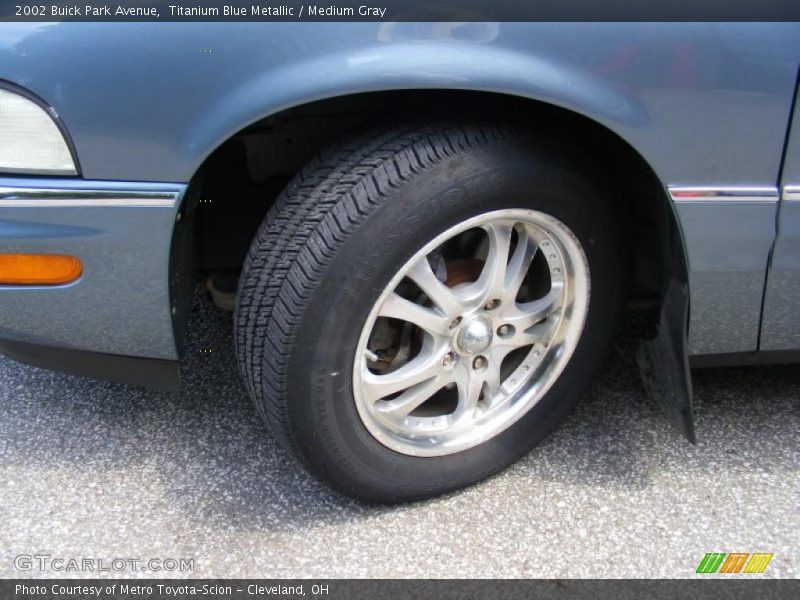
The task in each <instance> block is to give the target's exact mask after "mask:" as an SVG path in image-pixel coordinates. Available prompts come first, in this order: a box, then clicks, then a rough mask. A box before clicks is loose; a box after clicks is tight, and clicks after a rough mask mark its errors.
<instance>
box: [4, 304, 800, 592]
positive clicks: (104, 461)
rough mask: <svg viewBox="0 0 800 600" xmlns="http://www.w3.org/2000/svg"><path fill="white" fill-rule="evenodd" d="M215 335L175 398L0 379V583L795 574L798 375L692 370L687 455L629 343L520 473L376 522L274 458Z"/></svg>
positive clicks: (64, 379)
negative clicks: (164, 563)
mask: <svg viewBox="0 0 800 600" xmlns="http://www.w3.org/2000/svg"><path fill="white" fill-rule="evenodd" d="M230 321H231V317H230V315H229V314H228V313H224V312H221V311H219V310H218V309H216V308H214V307H211V306H209V305H207V304H205V303H203V302H197V303H196V305H195V307H194V319H193V324H192V327H191V330H190V340H189V343H188V348H187V356H188V361H187V365H186V370H185V373H184V390H183V392H182V393H181V394H180V395H170V394H167V393H158V392H152V391H144V390H140V389H135V388H128V387H125V386H121V385H115V384H109V383H101V382H94V381H91V380H88V379H81V378H77V377H71V376H67V375H62V374H57V373H51V372H48V371H44V370H40V369H36V368H33V367H29V366H24V365H20V364H18V363H15V362H13V361H10V360H8V359H5V358H0V481H2V483H1V484H0V515H2V518H0V576H4V577H12V576H15V577H19V576H79V575H80V574H79V573H63V572H55V571H53V570H47V571H45V572H43V573H42V572H39V571H38V570H33V571H18V570H15V569H14V557H15V556H17V555H20V554H36V553H41V554H50V555H51V556H52V557H64V558H71V557H76V558H83V557H88V558H98V559H103V560H104V561H106V563H108V562H109V561H110V560H111V559H113V558H118V557H122V558H134V557H135V558H140V559H149V558H159V559H164V558H193V559H194V571H193V572H184V573H170V574H169V575H171V576H195V577H247V576H261V577H303V576H309V577H559V578H560V577H689V576H692V575H694V570H695V568H696V567H697V565H698V564H699V562H700V560H701V559H702V557H703V555H704V554H705V553H706V552H712V551H716V552H736V551H740V552H757V551H761V552H773V553H774V554H775V556H774V558H773V560H772V562H771V563H770V565H769V566H768V568H767V570H766V572H765V573H764V574H763V575H761V577H798V575H800V536H798V533H797V532H798V531H800V507H799V505H800V502H799V501H800V482H799V481H798V467H799V466H800V452H799V451H798V447H799V445H800V442H799V440H800V401H798V390H799V389H800V366H782V367H760V368H737V369H714V370H706V371H696V372H695V392H696V400H695V402H696V411H697V428H698V437H699V443H698V444H697V445H696V446H692V445H690V444H688V443H687V442H685V441H684V440H683V439H682V438H681V437H679V436H678V435H677V434H675V433H674V432H673V431H672V430H671V429H670V427H669V426H668V425H667V424H666V422H664V421H663V420H662V419H661V417H660V415H659V413H658V411H657V409H656V407H655V406H654V404H653V403H652V402H651V401H650V400H649V399H648V398H647V397H646V396H645V395H644V392H643V390H642V387H641V384H640V383H639V379H638V374H637V371H636V368H635V365H634V362H633V359H632V353H633V349H634V348H635V341H634V339H633V336H632V334H631V333H625V332H624V331H623V334H622V335H621V337H620V341H619V343H618V345H617V347H616V348H615V350H614V352H613V353H612V355H611V356H610V357H609V360H608V362H607V364H606V366H605V368H604V369H603V372H602V374H601V376H600V378H599V379H598V380H597V381H596V383H595V384H594V385H593V387H592V388H591V390H590V392H589V393H587V394H586V397H585V398H583V400H582V402H581V403H580V404H579V407H578V409H577V410H576V411H575V412H574V413H573V414H572V415H571V416H570V417H569V418H568V419H567V420H566V421H565V422H564V424H563V425H562V426H561V427H560V428H559V429H558V430H557V431H556V432H555V433H554V434H553V435H551V436H550V437H549V438H548V439H547V440H545V442H544V443H542V444H541V445H540V446H539V447H538V448H537V449H535V450H534V451H533V452H532V453H531V454H530V455H529V456H527V457H526V458H524V459H523V460H522V461H520V462H519V463H517V464H516V465H515V466H513V467H512V468H510V469H509V470H507V471H506V472H504V473H502V474H501V475H499V476H497V477H495V478H493V479H492V480H490V481H488V482H486V483H484V484H482V485H479V486H477V487H474V488H472V489H469V490H466V491H463V492H460V493H456V494H451V495H449V496H446V497H443V498H439V499H436V500H433V501H428V502H421V503H416V504H411V505H405V506H395V507H375V506H366V505H363V504H359V503H357V502H354V501H351V500H348V499H346V498H342V497H340V496H338V495H336V494H334V493H332V492H330V491H328V490H327V489H326V488H325V487H323V486H322V485H320V484H318V483H316V482H315V481H314V480H313V479H311V478H310V477H309V476H307V475H306V474H305V473H304V472H302V471H301V470H299V468H298V467H296V466H295V465H294V464H293V463H292V462H291V461H289V460H288V458H287V457H286V455H285V454H284V453H283V452H282V451H281V450H280V449H279V448H277V447H276V445H275V443H274V442H273V440H271V439H270V437H269V435H268V434H267V432H266V430H265V428H264V426H263V425H262V424H261V422H260V421H259V419H258V416H257V415H256V413H255V410H254V408H253V406H252V405H251V402H250V400H249V399H248V397H247V395H246V393H245V390H244V386H243V385H242V384H241V383H240V381H239V378H238V372H237V369H236V365H235V360H234V357H233V351H232V340H231V335H230ZM629 329H630V328H629ZM110 574H111V575H114V573H113V572H112V573H110ZM86 575H91V573H87V574H86ZM117 575H120V576H131V575H138V576H149V577H153V576H159V575H161V576H164V575H167V574H165V573H153V572H139V571H134V572H132V573H131V572H129V571H124V572H122V573H118V574H117Z"/></svg>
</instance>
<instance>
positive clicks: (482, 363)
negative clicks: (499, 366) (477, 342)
mask: <svg viewBox="0 0 800 600" xmlns="http://www.w3.org/2000/svg"><path fill="white" fill-rule="evenodd" d="M488 364H489V361H487V360H486V359H485V358H484V357H482V356H476V357H475V360H473V361H472V368H473V369H475V370H476V371H483V370H484V369H485V368H486V366H487V365H488Z"/></svg>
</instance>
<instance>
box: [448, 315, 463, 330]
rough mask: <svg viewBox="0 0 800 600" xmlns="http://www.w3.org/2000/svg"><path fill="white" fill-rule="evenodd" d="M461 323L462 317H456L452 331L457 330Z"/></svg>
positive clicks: (451, 326)
mask: <svg viewBox="0 0 800 600" xmlns="http://www.w3.org/2000/svg"><path fill="white" fill-rule="evenodd" d="M460 323H461V317H456V318H455V319H453V322H452V323H450V329H455V328H456V327H458V326H459V324H460Z"/></svg>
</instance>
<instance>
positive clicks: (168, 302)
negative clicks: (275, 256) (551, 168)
mask: <svg viewBox="0 0 800 600" xmlns="http://www.w3.org/2000/svg"><path fill="white" fill-rule="evenodd" d="M798 66H800V24H796V23H771V24H770V23H738V24H731V23H564V24H546V23H461V24H446V23H402V22H401V23H302V24H300V23H114V24H109V23H52V24H49V23H48V24H44V23H4V24H0V79H2V80H4V81H6V82H9V83H10V84H14V85H16V86H19V87H21V88H24V89H25V90H28V91H29V92H31V93H33V94H35V95H36V96H37V97H39V98H40V99H42V101H43V102H44V103H46V104H47V105H49V106H51V107H53V109H54V110H55V111H56V112H57V113H58V115H59V117H60V120H61V122H62V123H63V125H64V127H65V128H66V130H67V131H68V132H69V135H70V138H71V142H72V144H73V146H74V152H75V156H76V158H77V161H78V164H79V171H80V174H79V176H77V177H42V176H39V177H33V176H23V175H17V174H13V173H10V174H3V175H0V252H43V253H47V252H57V253H63V254H71V255H75V256H79V257H80V258H81V260H82V261H83V262H84V266H85V269H84V274H83V276H82V277H81V278H80V279H79V280H78V281H76V282H74V283H71V284H68V285H64V286H55V287H36V286H28V287H18V286H0V307H2V308H0V339H2V340H4V341H5V342H6V346H5V350H6V351H7V352H9V353H10V354H12V355H14V354H16V355H17V356H18V357H21V358H26V359H28V360H31V361H33V362H36V360H35V357H34V356H33V355H32V353H34V352H33V351H32V350H27V351H22V350H19V348H23V347H25V346H19V345H18V346H14V344H23V345H24V344H29V345H31V347H34V346H35V347H42V348H52V349H66V350H76V351H86V352H92V353H100V354H106V355H113V356H116V357H139V358H142V359H147V360H150V359H152V360H158V361H168V362H174V361H177V360H178V358H179V343H178V341H177V339H176V338H177V336H176V333H175V332H176V319H177V318H180V317H181V315H177V316H176V315H175V314H174V313H175V305H174V302H173V298H172V292H171V290H170V269H171V265H172V258H171V257H172V252H173V233H174V229H175V224H176V221H177V219H178V217H179V214H180V212H179V210H180V207H181V202H182V198H183V197H184V195H185V193H186V190H187V186H188V185H189V184H190V182H191V181H192V180H193V177H195V175H196V174H197V173H198V170H199V169H200V167H201V165H202V164H203V162H204V160H205V159H206V158H207V157H209V156H210V155H212V153H213V152H214V151H215V150H216V149H217V148H219V147H220V145H221V144H223V143H224V142H225V141H226V140H228V139H229V138H230V137H231V136H232V135H234V134H235V133H236V132H238V131H240V130H242V129H243V128H245V127H247V126H248V125H250V124H252V123H255V122H257V121H259V120H260V119H263V118H265V117H268V116H270V115H273V114H276V113H279V112H280V111H284V110H286V109H288V108H291V107H298V106H303V105H305V104H308V103H310V102H314V101H318V100H322V99H326V98H333V97H343V96H349V95H352V94H361V93H366V92H382V91H389V90H465V91H466V90H469V91H480V92H487V93H491V94H498V95H507V96H515V97H519V98H525V99H530V100H533V101H536V102H538V103H542V104H547V105H553V106H556V107H559V108H561V109H564V110H566V111H570V112H573V113H576V114H578V115H581V116H583V117H585V118H587V119H590V120H591V121H594V122H596V123H597V124H599V125H600V126H602V127H604V128H606V129H608V130H609V131H610V132H612V133H613V134H614V135H615V136H617V137H619V138H621V139H622V140H624V141H625V142H626V143H627V144H629V145H630V146H631V147H632V148H633V149H634V150H635V151H636V152H637V153H638V154H639V155H640V156H641V158H642V159H643V160H644V161H645V162H646V163H647V164H648V165H649V166H650V167H651V168H652V170H653V172H654V173H655V175H656V176H657V178H658V180H659V181H660V183H661V184H662V186H663V189H664V194H665V197H666V198H668V200H669V202H670V205H671V207H672V209H673V211H674V214H675V215H676V219H677V223H678V224H679V230H680V236H681V237H682V243H683V247H684V252H685V260H686V267H687V270H688V273H689V291H690V317H689V331H688V350H689V353H690V354H691V355H693V356H697V357H699V356H708V355H715V356H716V355H728V354H736V355H740V356H742V355H755V354H758V353H763V352H764V351H793V350H797V349H799V348H800V323H799V322H798V321H797V319H796V318H795V315H796V310H797V308H798V304H797V298H799V297H800V294H799V292H800V271H799V270H798V269H800V201H799V200H800V195H798V193H799V191H798V187H797V186H798V185H800V125H798V123H800V116H798V115H797V114H794V115H793V112H794V113H797V109H796V108H793V107H794V106H795V98H796V95H797V85H798ZM793 116H794V119H793ZM792 122H794V123H795V126H794V127H792ZM48 198H50V199H51V200H50V201H47V202H37V201H36V200H37V199H39V200H46V199H48ZM53 198H54V199H53ZM59 198H61V199H70V198H71V199H72V200H76V199H77V201H73V202H64V203H61V204H60V203H59V202H58V200H59ZM115 198H116V199H124V200H126V201H125V202H120V203H117V204H115V203H114V202H109V201H106V202H103V201H101V200H103V199H105V200H109V199H110V200H114V199H115ZM92 200H94V202H93V201H92ZM14 347H16V348H17V349H18V351H17V352H16V353H15V352H14V351H13V348H14ZM26 352H27V355H26ZM78 371H80V369H78Z"/></svg>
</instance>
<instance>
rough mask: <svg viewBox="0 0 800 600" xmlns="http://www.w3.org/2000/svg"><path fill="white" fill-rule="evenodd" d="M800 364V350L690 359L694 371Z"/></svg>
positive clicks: (737, 353) (734, 353)
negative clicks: (714, 368)
mask: <svg viewBox="0 0 800 600" xmlns="http://www.w3.org/2000/svg"><path fill="white" fill-rule="evenodd" d="M799 363H800V350H766V351H761V352H733V353H731V354H698V355H696V356H690V357H689V366H690V367H692V368H693V369H705V368H712V367H750V366H766V365H793V364H799Z"/></svg>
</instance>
